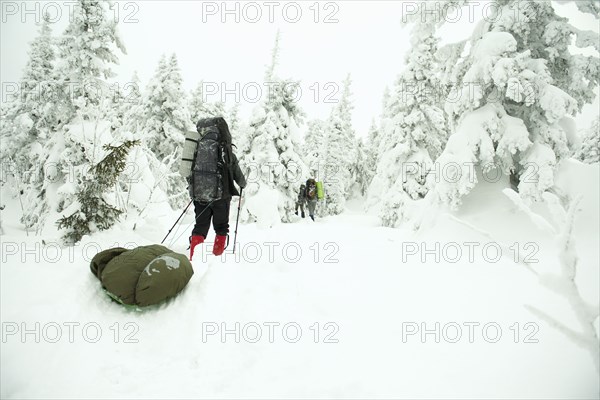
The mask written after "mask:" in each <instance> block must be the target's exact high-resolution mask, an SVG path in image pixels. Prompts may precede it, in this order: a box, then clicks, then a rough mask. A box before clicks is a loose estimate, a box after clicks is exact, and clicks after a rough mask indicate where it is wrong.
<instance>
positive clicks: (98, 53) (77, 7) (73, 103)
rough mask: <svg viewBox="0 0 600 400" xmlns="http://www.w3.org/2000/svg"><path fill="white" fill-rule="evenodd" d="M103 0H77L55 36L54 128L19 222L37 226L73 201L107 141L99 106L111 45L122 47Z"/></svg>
mask: <svg viewBox="0 0 600 400" xmlns="http://www.w3.org/2000/svg"><path fill="white" fill-rule="evenodd" d="M108 6H109V3H108V2H106V1H100V0H78V1H77V2H75V4H74V6H73V7H72V10H73V11H72V13H71V16H70V18H69V24H68V26H67V28H66V29H65V31H64V33H63V35H62V36H61V37H60V38H59V40H58V58H57V64H56V76H57V80H58V84H59V86H60V90H59V91H58V94H57V95H56V98H55V101H54V103H53V106H54V107H56V108H57V112H56V119H57V122H56V127H57V128H56V132H55V133H54V134H53V135H52V137H51V138H50V139H49V140H48V143H47V144H46V146H45V149H44V150H43V154H44V156H45V160H43V163H41V164H43V165H41V166H40V167H39V175H38V176H40V177H41V178H40V179H41V182H40V185H39V187H38V188H36V190H33V191H31V192H30V193H29V194H28V195H29V196H30V197H31V198H30V201H28V202H27V206H28V208H27V210H26V215H25V217H24V222H25V223H26V224H27V225H29V226H31V225H37V228H38V229H39V228H41V227H42V226H43V223H44V221H45V218H46V216H47V215H48V213H49V211H54V212H61V211H63V210H64V209H66V208H68V207H69V206H70V205H71V204H72V203H73V202H74V201H76V193H77V192H78V190H79V185H81V184H83V176H84V175H85V174H86V170H87V169H89V167H90V166H91V165H94V164H95V163H97V162H98V157H99V156H100V153H101V149H102V146H103V145H104V144H107V143H110V142H111V141H112V137H111V133H110V122H107V121H105V120H102V116H103V115H106V112H105V111H104V110H103V109H102V106H103V105H105V104H106V102H104V100H105V99H106V97H107V96H108V93H109V92H110V88H109V83H108V82H107V79H109V78H111V77H113V76H114V73H113V72H112V70H111V66H112V65H113V64H116V63H118V58H117V55H116V54H115V52H114V50H115V47H116V48H118V49H120V50H121V51H122V52H123V53H125V48H124V46H123V43H122V41H121V39H120V37H119V34H118V31H117V24H116V22H115V21H113V20H112V19H111V18H109V17H108V16H107V14H108Z"/></svg>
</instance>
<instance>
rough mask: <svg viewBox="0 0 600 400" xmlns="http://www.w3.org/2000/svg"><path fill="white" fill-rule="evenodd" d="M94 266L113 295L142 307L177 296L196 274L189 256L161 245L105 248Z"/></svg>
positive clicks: (93, 269)
mask: <svg viewBox="0 0 600 400" xmlns="http://www.w3.org/2000/svg"><path fill="white" fill-rule="evenodd" d="M90 269H91V271H92V273H93V274H94V276H96V277H97V278H98V279H99V280H100V282H101V283H102V287H103V289H104V290H105V291H106V292H107V294H108V295H109V296H110V297H112V298H113V299H114V300H116V301H118V302H119V303H121V304H124V305H131V306H139V307H146V306H150V305H153V304H158V303H160V302H162V301H164V300H166V299H168V298H170V297H173V296H175V295H177V294H178V293H179V292H181V291H182V290H183V288H185V286H186V285H187V283H188V282H189V281H190V279H191V278H192V275H193V274H194V270H193V268H192V264H191V263H190V261H189V260H188V258H187V256H185V255H183V254H179V253H175V252H173V251H171V250H169V249H168V248H166V247H164V246H161V245H150V246H141V247H137V248H135V249H124V248H122V247H115V248H112V249H108V250H104V251H102V252H100V253H98V254H96V255H95V256H94V258H93V259H92V262H91V263H90Z"/></svg>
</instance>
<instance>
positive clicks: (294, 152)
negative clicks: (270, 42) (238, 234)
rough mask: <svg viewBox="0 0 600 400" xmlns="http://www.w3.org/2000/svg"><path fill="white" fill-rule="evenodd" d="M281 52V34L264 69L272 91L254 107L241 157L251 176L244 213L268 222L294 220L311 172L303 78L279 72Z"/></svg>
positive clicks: (242, 164)
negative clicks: (304, 153)
mask: <svg viewBox="0 0 600 400" xmlns="http://www.w3.org/2000/svg"><path fill="white" fill-rule="evenodd" d="M278 54H279V34H278V35H277V39H276V41H275V47H274V49H273V53H272V61H271V65H270V66H269V67H268V68H267V72H266V73H265V82H267V83H268V84H269V86H270V90H269V91H268V92H269V96H267V97H265V98H264V99H263V101H262V102H261V104H260V105H259V106H258V107H257V108H255V109H254V111H253V114H252V117H251V118H250V126H249V129H248V136H247V139H248V143H247V146H244V147H245V149H244V150H245V151H244V152H242V153H241V154H240V157H239V158H240V166H241V167H242V170H243V172H244V173H245V174H246V175H247V179H248V187H247V188H246V190H245V192H244V195H245V197H246V199H247V200H246V206H245V210H246V214H245V217H246V218H245V219H246V220H249V221H256V222H258V223H259V224H261V225H264V226H272V225H273V224H275V223H277V222H289V221H290V220H291V218H292V215H294V204H295V202H296V198H297V195H298V193H297V191H298V187H299V185H300V182H301V181H302V180H304V179H305V174H306V166H305V164H304V161H303V160H302V157H301V142H300V134H299V129H298V124H301V123H302V120H303V117H304V112H303V111H302V110H301V109H300V108H299V106H298V104H297V102H296V100H295V98H294V91H295V88H296V85H297V84H298V83H297V82H295V81H292V80H283V79H281V78H279V77H278V76H277V75H276V73H275V66H276V65H277V58H278Z"/></svg>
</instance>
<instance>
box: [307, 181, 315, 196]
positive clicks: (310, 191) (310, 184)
mask: <svg viewBox="0 0 600 400" xmlns="http://www.w3.org/2000/svg"><path fill="white" fill-rule="evenodd" d="M306 198H307V199H308V200H316V199H317V182H316V181H315V180H314V179H309V180H307V181H306Z"/></svg>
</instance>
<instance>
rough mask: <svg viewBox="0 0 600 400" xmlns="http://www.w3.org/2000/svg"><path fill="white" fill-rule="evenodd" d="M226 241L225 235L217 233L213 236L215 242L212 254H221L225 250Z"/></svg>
mask: <svg viewBox="0 0 600 400" xmlns="http://www.w3.org/2000/svg"><path fill="white" fill-rule="evenodd" d="M226 241H227V236H224V235H217V237H216V238H215V244H214V245H213V254H214V255H215V256H220V255H221V254H223V251H224V250H225V242H226Z"/></svg>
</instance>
